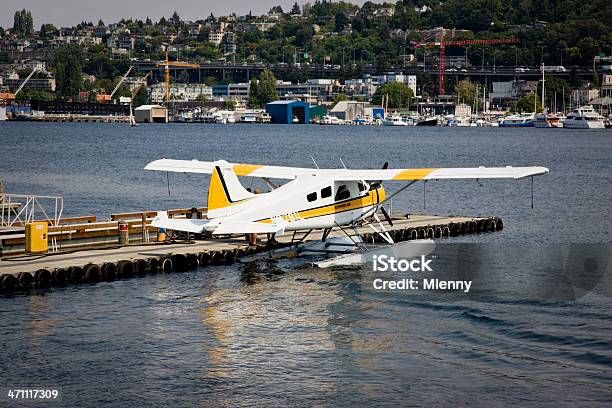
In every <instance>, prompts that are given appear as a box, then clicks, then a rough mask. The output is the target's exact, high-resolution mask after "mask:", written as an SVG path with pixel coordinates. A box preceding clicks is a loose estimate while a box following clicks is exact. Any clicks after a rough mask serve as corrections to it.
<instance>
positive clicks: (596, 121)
mask: <svg viewBox="0 0 612 408" xmlns="http://www.w3.org/2000/svg"><path fill="white" fill-rule="evenodd" d="M562 122H563V127H564V128H568V129H604V128H605V127H606V125H605V123H604V119H603V117H602V116H601V115H600V114H599V113H597V111H595V109H593V107H592V106H591V105H586V106H582V107H580V108H576V109H574V111H573V112H572V113H570V114H569V115H567V118H565V119H564V120H563V121H562Z"/></svg>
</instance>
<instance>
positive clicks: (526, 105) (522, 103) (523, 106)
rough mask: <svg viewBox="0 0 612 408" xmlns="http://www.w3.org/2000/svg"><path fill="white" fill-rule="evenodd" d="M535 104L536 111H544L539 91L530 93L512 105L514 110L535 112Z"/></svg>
mask: <svg viewBox="0 0 612 408" xmlns="http://www.w3.org/2000/svg"><path fill="white" fill-rule="evenodd" d="M534 99H535V101H534ZM534 106H535V109H536V112H542V103H541V102H540V98H539V97H538V95H537V93H535V92H532V93H530V94H529V95H525V96H523V97H522V98H519V100H517V101H516V102H515V103H514V104H513V105H512V112H519V113H522V112H533V108H534Z"/></svg>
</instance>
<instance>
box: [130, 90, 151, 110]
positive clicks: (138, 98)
mask: <svg viewBox="0 0 612 408" xmlns="http://www.w3.org/2000/svg"><path fill="white" fill-rule="evenodd" d="M132 103H133V104H134V107H139V106H141V105H146V104H147V103H149V93H148V92H147V87H146V86H144V85H141V86H140V87H139V88H138V90H137V91H136V94H135V95H134V100H133V101H132Z"/></svg>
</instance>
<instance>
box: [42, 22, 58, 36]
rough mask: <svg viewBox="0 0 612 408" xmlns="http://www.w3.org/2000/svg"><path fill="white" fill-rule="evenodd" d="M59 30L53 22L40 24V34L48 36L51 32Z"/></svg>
mask: <svg viewBox="0 0 612 408" xmlns="http://www.w3.org/2000/svg"><path fill="white" fill-rule="evenodd" d="M56 31H57V28H56V27H55V26H54V25H53V24H43V25H41V26H40V36H41V37H48V36H50V34H52V33H54V32H56Z"/></svg>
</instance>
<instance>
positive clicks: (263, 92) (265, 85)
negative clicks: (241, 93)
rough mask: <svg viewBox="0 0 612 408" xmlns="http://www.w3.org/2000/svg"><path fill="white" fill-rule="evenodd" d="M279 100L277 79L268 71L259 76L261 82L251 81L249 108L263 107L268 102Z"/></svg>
mask: <svg viewBox="0 0 612 408" xmlns="http://www.w3.org/2000/svg"><path fill="white" fill-rule="evenodd" d="M277 99H278V93H277V92H276V77H275V76H274V74H273V73H272V71H270V70H268V69H266V70H264V71H263V72H262V73H261V74H260V75H259V81H256V80H253V81H251V87H250V89H249V106H251V107H263V106H265V105H266V103H268V102H272V101H275V100H277Z"/></svg>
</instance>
